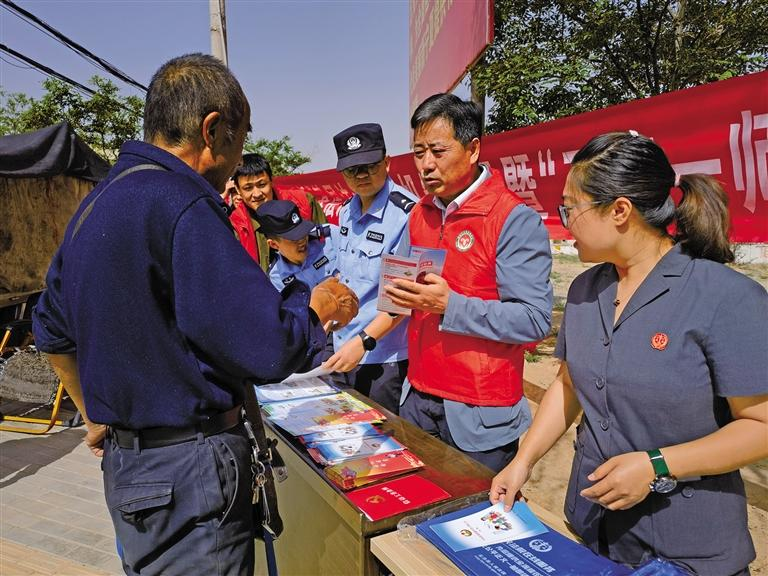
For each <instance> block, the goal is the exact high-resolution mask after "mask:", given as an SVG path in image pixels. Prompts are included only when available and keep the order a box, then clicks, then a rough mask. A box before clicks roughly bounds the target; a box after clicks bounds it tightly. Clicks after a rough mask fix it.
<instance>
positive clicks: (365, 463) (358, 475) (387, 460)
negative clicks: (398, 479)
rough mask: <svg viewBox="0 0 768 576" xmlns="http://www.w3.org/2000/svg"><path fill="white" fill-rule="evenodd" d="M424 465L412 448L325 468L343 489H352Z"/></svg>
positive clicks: (326, 472)
mask: <svg viewBox="0 0 768 576" xmlns="http://www.w3.org/2000/svg"><path fill="white" fill-rule="evenodd" d="M423 466H424V462H422V461H421V460H419V458H418V457H417V456H416V455H415V454H413V453H412V452H411V451H410V450H399V451H397V452H385V453H384V454H377V455H375V456H367V457H365V458H355V459H354V460H347V461H345V462H342V463H340V464H335V465H333V466H329V467H328V468H326V469H325V475H326V476H328V479H329V480H331V482H333V483H334V484H336V485H337V486H338V487H339V488H341V489H342V490H351V489H352V488H358V487H359V486H365V485H366V484H371V483H373V482H377V481H379V480H383V479H385V478H390V477H392V476H396V475H398V474H404V473H406V472H411V471H412V470H416V469H418V468H422V467H423Z"/></svg>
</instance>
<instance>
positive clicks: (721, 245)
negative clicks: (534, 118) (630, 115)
mask: <svg viewBox="0 0 768 576" xmlns="http://www.w3.org/2000/svg"><path fill="white" fill-rule="evenodd" d="M674 187H679V188H680V190H681V191H682V200H681V202H680V205H679V206H677V207H676V206H675V203H674V201H673V199H672V197H671V196H670V189H672V188H674ZM726 201H727V198H726V196H725V194H724V192H723V190H722V188H721V187H720V185H719V184H718V183H717V182H716V181H715V180H714V179H713V178H711V177H709V176H705V175H685V176H681V177H676V176H675V173H674V171H673V169H672V167H671V166H670V164H669V161H668V160H667V158H666V156H665V154H664V152H663V151H662V150H661V148H659V147H658V146H657V145H656V144H655V143H654V142H653V141H652V140H650V139H648V138H645V137H643V136H640V135H638V134H637V133H635V132H632V133H610V134H604V135H602V136H598V137H596V138H593V139H592V140H591V141H590V142H589V143H588V144H587V145H586V146H585V147H584V148H582V149H581V150H580V151H579V152H578V153H577V154H576V156H575V157H574V159H573V165H572V168H571V171H570V173H569V175H568V180H567V182H566V186H565V190H564V193H563V205H562V206H561V207H560V216H561V219H562V221H563V225H564V226H565V227H567V228H568V229H569V230H570V232H571V233H572V235H573V237H574V238H575V239H576V248H577V250H578V251H579V258H580V259H581V260H582V261H585V262H603V264H601V265H599V266H595V267H594V268H592V269H590V270H588V271H586V272H584V273H583V274H581V275H580V276H579V277H578V278H576V280H574V282H573V284H572V286H571V288H570V290H569V294H568V300H567V304H566V308H565V316H564V320H563V325H562V326H561V329H560V332H559V334H558V343H557V348H556V351H555V354H556V356H558V357H559V358H560V359H561V360H562V364H561V367H560V371H559V373H558V376H557V379H556V380H555V382H554V383H553V384H552V386H551V387H550V388H549V389H548V391H547V393H546V395H545V396H544V399H543V400H542V403H541V406H540V408H539V411H538V413H537V415H536V418H535V420H534V423H533V425H532V427H531V429H530V431H529V432H528V434H527V436H526V438H525V439H524V441H523V442H522V443H521V445H520V450H519V452H518V455H517V457H516V458H515V459H514V460H513V461H512V462H511V463H510V464H509V465H508V466H507V468H505V469H504V470H503V471H502V472H501V473H499V475H497V476H496V478H495V479H494V481H493V484H492V487H491V495H490V496H491V501H493V502H496V501H499V500H502V499H503V500H504V502H505V503H506V504H507V505H511V504H512V501H513V500H514V498H515V495H516V494H517V492H518V490H519V489H520V488H521V487H522V485H523V484H524V483H525V482H526V481H527V479H528V477H529V476H530V472H531V469H532V467H533V465H534V464H535V463H536V462H537V461H538V460H539V459H540V458H541V457H542V456H543V455H544V454H545V453H546V452H547V451H548V450H549V449H550V448H551V447H552V445H553V444H554V443H555V442H556V441H557V439H558V438H560V436H562V434H563V433H565V431H566V430H567V429H568V427H569V426H570V425H571V423H572V422H573V421H574V420H575V419H576V417H577V416H578V414H579V412H580V411H581V410H583V411H584V416H583V417H582V419H581V423H580V424H579V427H578V432H577V441H576V454H575V457H574V462H573V468H572V471H571V478H570V483H569V486H568V493H567V495H566V506H565V513H566V517H567V518H568V520H569V521H570V523H571V525H572V526H573V527H574V529H575V530H576V531H577V532H578V533H579V535H580V536H581V537H582V539H583V540H584V542H585V543H586V544H587V545H588V546H590V547H591V548H592V549H593V550H594V551H595V552H599V553H601V554H604V555H607V556H609V557H610V558H612V559H614V560H616V561H618V562H623V563H626V564H629V565H633V566H636V565H638V564H641V563H642V562H644V561H645V560H647V559H649V558H651V557H653V556H659V557H662V558H666V559H668V560H671V561H673V562H675V563H676V564H677V565H679V566H681V567H684V568H685V569H687V570H689V571H691V572H693V573H696V574H706V575H711V576H726V575H733V574H748V568H747V567H748V565H749V563H750V562H751V561H752V560H753V559H754V557H755V551H754V547H753V545H752V541H751V538H750V535H749V530H748V527H747V511H746V499H745V496H744V485H743V483H742V480H741V476H740V475H739V472H738V469H739V467H741V466H744V465H747V464H750V463H752V462H755V461H757V460H759V459H761V458H765V457H766V456H768V294H766V291H765V289H764V288H763V287H762V286H760V285H759V284H757V283H756V282H753V281H752V280H750V279H748V278H747V277H745V276H743V275H742V274H739V273H737V272H735V271H733V270H732V269H730V268H727V267H726V266H724V265H723V263H725V262H731V261H732V260H733V252H732V251H731V248H730V245H729V243H728V228H729V219H728V210H727V206H726ZM670 224H674V226H675V232H674V235H670V234H669V233H668V227H669V225H670Z"/></svg>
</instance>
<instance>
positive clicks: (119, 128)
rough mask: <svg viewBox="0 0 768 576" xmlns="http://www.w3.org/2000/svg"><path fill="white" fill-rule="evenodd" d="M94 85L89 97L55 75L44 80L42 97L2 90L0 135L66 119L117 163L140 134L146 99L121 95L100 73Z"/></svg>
mask: <svg viewBox="0 0 768 576" xmlns="http://www.w3.org/2000/svg"><path fill="white" fill-rule="evenodd" d="M90 84H91V85H92V86H93V88H94V92H95V93H94V94H93V95H91V96H88V97H86V96H83V95H82V94H81V93H80V92H79V91H77V90H76V89H75V88H74V87H72V86H70V85H69V84H67V83H65V82H62V81H61V80H58V79H55V78H48V79H47V80H45V81H44V82H43V87H44V88H45V94H44V95H43V96H42V97H41V98H39V99H34V98H30V97H29V96H26V95H24V94H18V93H16V94H7V93H4V92H0V99H1V101H0V135H5V134H17V133H20V132H28V131H31V130H39V129H40V128H45V127H46V126H50V125H51V124H57V123H59V122H64V121H66V122H69V124H70V125H71V126H72V128H73V129H74V130H75V132H76V133H77V134H78V136H80V138H82V139H83V140H84V141H85V142H86V143H87V144H88V145H89V146H91V148H93V149H94V150H95V151H96V152H97V153H99V154H101V155H102V156H103V157H104V158H106V159H107V160H108V161H110V162H114V161H115V160H116V159H117V153H118V151H119V149H120V146H122V144H123V142H125V141H126V140H131V139H135V138H137V137H138V136H139V134H140V131H141V121H142V116H143V112H144V101H143V100H142V99H141V98H139V97H137V96H121V95H120V94H119V92H118V89H117V86H115V85H114V84H113V83H112V82H111V81H109V80H106V79H104V78H100V77H98V76H94V77H93V78H91V80H90Z"/></svg>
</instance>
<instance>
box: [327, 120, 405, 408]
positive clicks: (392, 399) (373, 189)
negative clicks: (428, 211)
mask: <svg viewBox="0 0 768 576" xmlns="http://www.w3.org/2000/svg"><path fill="white" fill-rule="evenodd" d="M333 143H334V146H335V147H336V154H337V157H338V163H337V165H336V169H337V170H339V171H340V172H341V173H342V174H343V176H344V180H345V182H346V183H347V186H349V188H350V189H351V190H352V191H353V192H354V193H355V195H354V196H353V197H352V198H351V199H350V200H349V201H347V203H346V204H345V205H344V206H343V207H342V209H341V212H340V214H339V243H338V245H337V247H336V248H337V258H338V261H337V262H338V263H337V267H338V269H339V271H340V273H341V281H342V282H343V283H344V284H346V285H347V286H349V287H350V288H351V289H352V290H354V291H355V293H356V294H357V295H358V297H359V298H360V313H359V314H358V316H357V318H356V319H355V321H354V322H351V323H350V324H348V325H347V327H346V328H343V329H341V330H338V331H337V332H335V334H334V336H333V350H334V354H333V356H331V358H330V359H329V360H328V361H327V362H326V363H325V364H324V365H325V366H326V367H328V368H330V369H332V370H335V371H337V372H339V374H337V375H336V377H335V380H336V382H337V383H338V384H340V385H347V386H353V387H354V388H355V389H356V390H359V391H360V392H362V393H363V394H366V395H367V396H369V397H370V398H372V399H373V400H375V401H377V402H378V403H379V404H381V405H382V406H384V407H385V408H387V409H389V410H391V411H392V412H394V413H397V412H398V407H399V400H400V392H401V389H402V384H403V380H404V379H405V376H406V374H407V372H408V360H407V358H408V343H407V322H405V321H402V319H403V317H396V318H395V317H391V316H387V315H384V316H383V317H379V318H377V314H378V312H377V310H376V301H377V297H378V288H379V273H380V271H381V257H382V256H383V255H385V254H393V253H395V251H396V250H397V248H398V245H399V244H400V240H401V239H402V237H403V232H404V230H405V229H406V224H407V221H408V214H409V212H410V211H411V208H412V207H413V206H414V205H415V202H416V197H415V196H414V195H413V194H412V193H411V192H410V191H409V190H407V189H405V188H403V187H401V186H398V185H397V184H395V183H394V182H393V181H392V179H391V178H390V177H389V174H388V171H389V157H388V156H387V154H386V147H385V144H384V135H383V134H382V130H381V126H379V125H378V124H357V125H355V126H350V127H349V128H347V129H346V130H342V131H341V132H339V133H338V134H336V135H335V136H334V137H333ZM398 323H399V325H397V326H395V327H394V328H393V325H395V324H398ZM387 331H389V332H388V333H387ZM384 333H387V334H386V336H384V337H381V338H380V337H379V335H380V334H384ZM342 373H343V374H342Z"/></svg>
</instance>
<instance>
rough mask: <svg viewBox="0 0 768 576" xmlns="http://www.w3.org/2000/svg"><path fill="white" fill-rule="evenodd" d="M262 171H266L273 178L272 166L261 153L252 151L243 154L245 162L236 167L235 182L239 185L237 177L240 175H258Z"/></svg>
mask: <svg viewBox="0 0 768 576" xmlns="http://www.w3.org/2000/svg"><path fill="white" fill-rule="evenodd" d="M262 172H266V173H267V176H269V179H270V180H272V167H271V166H270V165H269V162H268V161H267V159H266V158H264V156H262V155H261V154H256V153H255V152H251V153H249V154H243V162H242V163H241V164H240V165H239V166H238V167H237V168H235V174H234V175H233V176H232V178H233V179H234V180H235V184H236V185H238V186H239V183H238V182H237V179H238V178H239V177H240V176H256V175H258V174H261V173H262Z"/></svg>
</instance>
